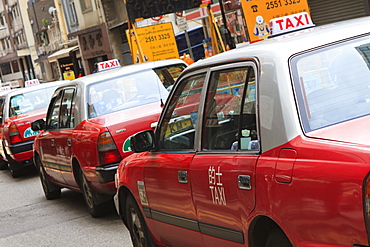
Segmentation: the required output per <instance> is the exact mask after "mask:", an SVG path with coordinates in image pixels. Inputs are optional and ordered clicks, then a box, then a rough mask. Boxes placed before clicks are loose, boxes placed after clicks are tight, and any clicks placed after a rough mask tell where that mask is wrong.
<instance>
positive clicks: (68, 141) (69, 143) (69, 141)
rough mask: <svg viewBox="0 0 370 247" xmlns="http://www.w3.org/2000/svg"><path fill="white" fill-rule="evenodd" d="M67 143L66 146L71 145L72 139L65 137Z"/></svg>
mask: <svg viewBox="0 0 370 247" xmlns="http://www.w3.org/2000/svg"><path fill="white" fill-rule="evenodd" d="M67 145H68V147H70V146H72V141H71V139H67Z"/></svg>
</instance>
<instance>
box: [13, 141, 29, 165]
mask: <svg viewBox="0 0 370 247" xmlns="http://www.w3.org/2000/svg"><path fill="white" fill-rule="evenodd" d="M32 149H33V140H31V141H25V142H19V143H15V144H12V145H9V146H7V147H6V152H7V153H8V154H9V155H10V156H11V157H12V158H13V159H14V160H15V161H24V160H29V159H32V157H33V151H32Z"/></svg>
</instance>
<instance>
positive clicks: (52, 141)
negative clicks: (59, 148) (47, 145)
mask: <svg viewBox="0 0 370 247" xmlns="http://www.w3.org/2000/svg"><path fill="white" fill-rule="evenodd" d="M50 142H51V145H52V146H53V147H54V139H51V140H50Z"/></svg>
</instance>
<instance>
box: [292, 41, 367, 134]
mask: <svg viewBox="0 0 370 247" xmlns="http://www.w3.org/2000/svg"><path fill="white" fill-rule="evenodd" d="M292 61H293V63H292V64H293V71H294V72H293V74H294V75H293V78H294V85H295V88H296V91H297V95H298V103H299V109H300V113H301V117H302V120H303V126H304V128H305V130H306V131H311V130H315V129H320V128H323V127H325V126H329V125H333V124H336V123H340V122H344V121H348V120H351V119H354V118H358V117H361V116H365V115H368V114H370V81H369V78H370V70H369V68H370V38H369V37H366V38H362V39H359V40H355V41H351V42H346V43H342V44H339V45H335V46H331V47H327V48H325V49H321V50H318V51H314V52H311V53H307V54H304V55H301V56H298V57H295V58H294V59H293V60H292Z"/></svg>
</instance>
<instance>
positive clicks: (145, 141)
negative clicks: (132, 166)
mask: <svg viewBox="0 0 370 247" xmlns="http://www.w3.org/2000/svg"><path fill="white" fill-rule="evenodd" d="M154 143H155V137H154V132H153V130H145V131H142V132H139V133H137V134H135V135H133V136H131V139H130V147H131V150H132V151H133V152H134V153H141V152H145V151H150V150H153V149H155V144H154Z"/></svg>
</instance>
